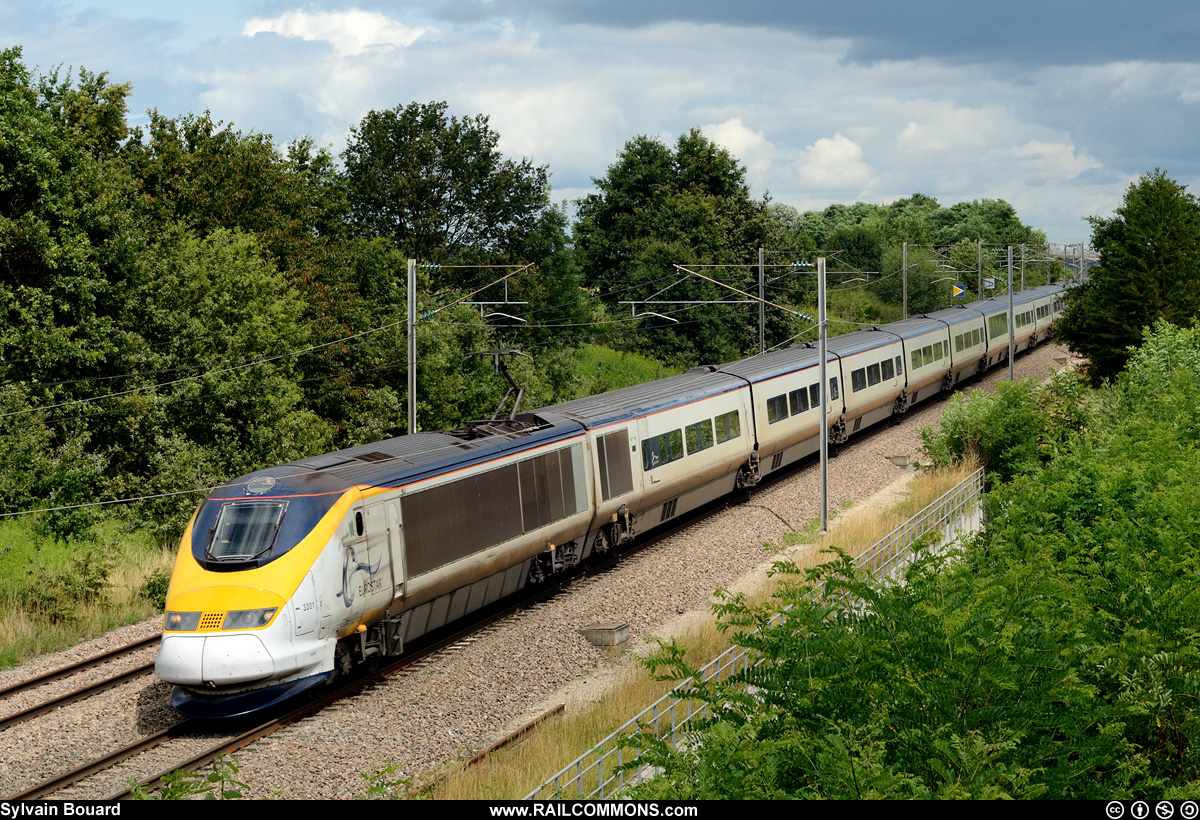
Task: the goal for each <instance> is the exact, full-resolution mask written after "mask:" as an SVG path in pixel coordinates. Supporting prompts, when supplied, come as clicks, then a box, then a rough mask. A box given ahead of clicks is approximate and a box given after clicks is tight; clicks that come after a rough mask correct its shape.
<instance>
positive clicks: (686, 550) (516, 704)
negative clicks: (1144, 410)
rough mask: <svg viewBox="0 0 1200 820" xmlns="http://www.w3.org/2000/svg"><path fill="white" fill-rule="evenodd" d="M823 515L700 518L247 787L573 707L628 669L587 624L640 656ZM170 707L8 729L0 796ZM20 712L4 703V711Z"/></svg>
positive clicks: (328, 787)
mask: <svg viewBox="0 0 1200 820" xmlns="http://www.w3.org/2000/svg"><path fill="white" fill-rule="evenodd" d="M1067 356H1068V354H1067V352H1066V350H1065V349H1064V348H1062V347H1061V346H1059V345H1043V346H1040V347H1038V348H1037V349H1036V350H1034V351H1033V352H1031V353H1029V354H1026V355H1024V356H1022V357H1021V358H1019V359H1018V360H1017V362H1016V364H1015V370H1016V376H1017V378H1018V379H1023V378H1039V379H1040V378H1044V377H1046V376H1047V375H1048V369H1049V368H1053V367H1056V366H1061V364H1062V361H1064V360H1065V357H1067ZM1056 360H1057V361H1056ZM1007 376H1008V371H1007V368H1006V367H1000V368H997V369H996V370H995V371H994V372H992V373H990V374H989V375H988V376H987V377H986V378H985V379H983V380H982V381H981V382H979V383H978V384H977V385H976V386H975V387H974V388H973V389H980V388H983V389H986V388H988V387H989V386H991V385H993V384H995V383H996V382H997V381H1000V380H1003V379H1006V378H1007ZM942 407H944V403H941V402H935V403H933V404H922V405H920V406H918V407H917V408H914V409H913V410H911V411H909V413H908V414H906V415H905V416H903V417H902V418H901V419H899V420H898V422H897V423H896V424H895V425H894V426H891V427H888V428H885V429H883V430H880V431H878V432H875V433H873V434H871V435H869V436H867V437H865V438H863V439H861V440H858V441H854V440H852V441H851V443H850V444H849V445H845V446H843V447H842V448H840V451H839V454H838V455H837V456H836V457H835V458H833V459H831V461H830V471H829V503H830V509H831V510H837V509H839V508H841V507H843V506H845V505H848V504H851V503H860V502H863V501H865V500H867V499H869V498H870V497H871V496H872V495H873V494H875V493H876V492H878V491H880V490H883V489H884V488H886V487H888V486H889V485H892V484H894V483H895V482H896V481H897V479H900V478H902V477H903V476H904V475H905V470H904V468H901V467H897V466H895V465H894V464H893V463H892V462H891V461H890V460H889V458H888V457H889V456H894V455H902V454H908V455H912V456H916V454H917V449H918V446H919V444H920V439H919V436H918V433H917V430H918V428H920V427H921V426H923V425H928V424H933V423H935V422H936V421H937V418H938V416H939V414H940V413H941V410H942ZM818 507H819V475H818V470H817V469H816V467H815V466H810V467H808V468H806V469H804V470H803V471H800V472H798V473H796V474H795V475H793V476H792V477H790V478H788V479H787V480H785V481H781V482H777V483H774V484H771V485H770V486H768V487H766V488H765V489H762V490H760V491H759V492H756V493H755V495H754V497H753V499H752V501H751V502H750V503H747V504H741V505H738V506H735V507H731V508H729V509H728V510H725V511H723V512H721V513H718V514H716V515H714V516H712V517H710V518H708V519H706V520H704V521H702V522H700V523H697V524H695V525H693V526H692V527H689V528H688V529H686V530H685V531H683V532H681V533H679V534H677V535H675V536H673V537H671V538H669V539H667V540H665V541H663V542H662V543H660V544H659V545H657V546H655V547H653V548H651V549H648V550H644V551H642V552H639V553H637V554H636V555H634V556H631V557H629V558H628V559H626V560H623V561H622V562H621V564H620V566H619V567H618V568H617V569H615V570H613V571H610V572H607V573H604V574H603V575H599V576H596V577H593V578H589V579H586V580H583V581H580V582H577V583H576V584H575V585H573V586H572V588H571V590H570V592H569V593H567V594H562V595H558V596H555V597H554V598H552V599H550V600H549V601H547V602H545V603H543V604H541V605H539V606H537V607H536V608H534V609H532V610H529V611H527V612H525V613H523V614H522V615H520V616H516V617H513V618H510V619H508V620H506V621H504V622H502V623H500V624H497V625H495V626H493V627H490V628H488V629H487V630H485V631H484V632H483V633H481V634H480V635H477V636H476V637H475V638H473V639H471V640H468V641H465V642H463V643H462V644H460V645H458V646H456V647H455V648H453V649H451V650H447V651H444V652H442V653H441V654H439V655H438V656H436V657H435V658H434V659H432V660H430V661H427V662H425V663H423V664H421V665H419V666H418V667H416V668H415V669H412V670H410V671H407V672H405V673H402V674H399V675H395V676H393V677H391V678H389V679H387V680H386V681H384V682H382V683H380V684H378V685H376V686H375V687H373V688H371V689H370V690H367V691H365V692H363V693H360V694H359V695H357V696H354V697H351V698H349V699H347V700H345V701H342V702H340V703H338V704H336V705H334V706H331V707H329V708H327V709H325V710H324V711H322V712H321V713H320V714H318V715H316V716H313V717H311V718H308V719H306V720H304V721H301V722H300V723H297V724H294V725H292V726H289V727H287V728H285V729H283V730H281V731H278V732H275V733H274V734H272V735H270V736H269V737H267V738H265V739H263V740H261V741H258V742H257V743H255V744H253V745H252V746H250V747H248V748H246V749H243V750H241V751H240V752H239V753H238V755H237V760H238V765H239V767H240V773H239V775H238V777H239V779H241V780H243V781H245V782H246V783H247V784H248V785H249V786H250V790H249V794H250V795H251V796H254V797H270V796H273V795H276V796H279V797H284V798H318V799H330V798H349V797H357V796H359V795H362V794H363V793H364V792H365V791H366V787H367V782H366V780H365V778H364V774H369V773H371V772H372V771H374V770H377V769H379V768H382V767H383V766H386V765H388V764H393V765H395V767H396V769H397V773H396V775H394V777H414V778H416V779H417V780H422V779H425V778H428V777H430V776H432V775H433V774H436V773H438V772H440V771H442V770H444V769H445V768H446V767H448V766H449V765H451V764H452V763H453V762H454V761H456V760H459V759H462V758H464V757H467V756H469V755H470V754H472V753H473V752H474V751H476V750H478V749H482V748H485V747H487V746H488V745H490V744H492V743H494V742H495V741H497V740H499V739H501V738H502V737H504V736H505V735H506V734H508V733H509V732H511V731H513V730H515V729H517V728H519V727H520V726H522V725H524V724H525V723H527V722H529V721H530V720H532V719H534V718H536V717H538V716H539V715H541V714H543V713H544V712H545V711H547V710H548V709H550V708H552V707H553V706H555V705H556V704H560V703H565V704H566V705H567V708H568V709H569V710H570V709H574V708H579V707H580V706H582V705H584V704H586V703H588V702H590V701H592V700H594V699H595V697H597V693H598V692H599V691H601V690H602V688H603V686H604V685H605V684H606V682H607V681H609V680H611V679H613V678H614V677H615V676H616V674H617V672H619V671H620V669H621V668H622V666H623V665H624V664H628V663H630V660H629V659H628V658H627V657H624V656H620V655H611V654H610V655H606V654H605V653H604V652H603V651H602V650H599V649H597V648H595V647H593V646H591V645H590V644H588V643H587V641H585V640H584V638H583V637H582V636H581V635H580V633H579V631H578V628H579V627H580V626H582V625H584V624H588V623H592V622H604V621H617V622H622V623H627V624H628V625H629V646H630V647H631V648H632V651H633V652H637V651H639V650H640V649H642V648H644V646H645V643H646V639H647V637H648V636H649V635H652V634H667V633H668V632H670V631H672V630H673V629H675V628H676V626H675V623H676V622H677V621H678V619H679V618H680V616H682V615H684V614H686V613H692V615H691V617H693V618H694V617H695V613H696V612H703V613H707V612H708V605H709V601H710V600H711V595H712V592H713V590H715V589H717V588H719V587H726V588H728V587H733V586H735V585H737V584H738V583H739V581H740V580H741V579H742V578H743V577H744V576H748V575H750V574H753V573H755V572H761V570H762V568H763V567H764V566H765V565H768V564H769V563H770V560H771V559H770V556H769V555H767V554H766V552H765V551H764V548H763V546H764V544H771V545H778V544H779V543H780V541H781V540H782V537H783V535H784V533H786V532H789V531H795V530H799V529H802V528H803V527H804V526H805V525H806V524H807V523H808V522H809V521H812V520H813V519H815V518H818V517H819V515H820V510H819V509H818ZM157 627H158V621H157V620H154V621H150V622H147V623H145V624H140V625H137V626H135V627H129V628H126V629H125V630H118V632H116V633H112V634H110V635H108V636H105V638H103V639H99V640H98V641H91V642H88V643H87V644H84V645H81V646H80V647H77V648H76V649H73V650H69V651H68V652H63V653H56V654H55V655H53V656H47V657H45V658H42V659H39V660H37V661H34V662H32V663H30V664H27V665H25V666H23V667H20V668H19V669H16V670H10V671H8V672H4V673H0V686H3V685H6V684H8V683H11V682H16V681H17V680H21V679H25V678H27V677H31V676H32V675H33V674H35V671H34V670H35V669H41V668H43V667H46V668H49V667H53V666H61V665H65V664H66V663H67V662H68V661H67V660H66V656H68V655H72V656H77V655H79V654H81V653H83V654H92V655H95V654H99V652H100V651H102V650H100V649H99V648H98V647H99V646H100V645H102V644H103V643H105V642H112V643H120V642H128V641H130V640H132V638H131V637H130V634H131V633H134V632H137V631H138V630H142V629H151V630H153V629H155V628H157ZM89 674H90V673H89ZM95 674H97V676H101V675H107V674H112V671H111V670H108V671H105V672H102V673H95ZM168 698H169V689H168V687H167V686H166V685H164V684H162V683H159V682H157V681H155V680H154V679H153V678H152V677H151V678H146V679H144V680H139V681H135V682H131V683H129V684H126V685H124V686H122V687H120V688H119V689H118V690H115V691H113V692H110V693H107V694H105V695H103V696H100V697H97V698H92V699H90V700H88V701H85V702H83V703H80V704H76V705H73V706H68V707H64V708H62V709H59V710H56V711H55V712H52V713H50V714H48V715H44V716H42V717H40V718H38V719H36V720H34V721H30V722H28V723H25V724H22V725H20V726H17V727H14V728H12V729H10V730H8V731H5V732H2V733H0V749H3V750H4V751H3V753H2V754H0V795H4V794H12V793H14V792H16V791H18V790H19V789H21V788H24V787H27V786H29V785H32V784H33V783H34V782H35V781H37V780H40V779H42V778H44V777H48V776H49V775H51V774H53V773H55V772H58V771H65V770H67V769H70V768H73V767H74V766H76V765H79V763H80V762H84V760H85V759H90V758H91V757H92V756H93V755H96V754H98V753H100V752H101V751H102V750H104V749H109V748H111V747H114V746H115V745H117V743H119V742H124V741H125V740H126V739H132V738H133V737H136V736H138V735H140V734H144V733H148V732H149V731H151V730H152V727H158V728H161V727H162V726H165V725H168V724H169V723H170V722H172V721H173V720H174V719H175V718H174V716H173V715H174V713H173V712H171V710H170V706H169V705H168ZM11 711H13V710H12V709H9V708H8V706H7V705H4V704H0V713H8V712H11ZM76 761H78V762H76ZM156 762H161V760H156ZM146 768H150V766H148V765H147V766H146ZM546 774H547V776H549V775H550V774H552V772H546ZM129 776H130V773H129V771H127V770H122V771H121V772H114V773H112V774H111V775H109V776H108V777H107V778H105V781H107V782H109V783H111V782H116V783H117V784H118V785H119V784H123V783H124V782H125V779H126V778H128V777H129ZM82 789H83V790H82V791H78V792H75V796H87V797H103V796H104V795H105V794H107V793H108V791H107V789H108V786H107V785H106V784H105V785H102V784H101V783H100V781H93V782H90V783H89V784H88V785H87V786H84V787H82ZM64 796H66V795H64Z"/></svg>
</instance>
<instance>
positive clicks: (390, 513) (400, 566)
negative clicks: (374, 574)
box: [387, 501, 405, 601]
mask: <svg viewBox="0 0 1200 820" xmlns="http://www.w3.org/2000/svg"><path fill="white" fill-rule="evenodd" d="M387 528H388V529H387V540H388V562H389V564H390V566H391V569H392V599H393V600H396V601H402V600H404V594H405V588H404V579H405V574H404V538H403V535H404V534H403V532H402V530H401V528H400V502H399V501H389V502H387Z"/></svg>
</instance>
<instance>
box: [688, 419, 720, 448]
mask: <svg viewBox="0 0 1200 820" xmlns="http://www.w3.org/2000/svg"><path fill="white" fill-rule="evenodd" d="M684 443H685V444H687V451H688V455H689V456H690V455H691V454H692V453H698V452H700V451H701V450H707V449H708V448H709V447H712V446H713V427H712V419H705V420H704V421H701V422H697V423H696V424H691V425H688V426H687V427H686V428H684Z"/></svg>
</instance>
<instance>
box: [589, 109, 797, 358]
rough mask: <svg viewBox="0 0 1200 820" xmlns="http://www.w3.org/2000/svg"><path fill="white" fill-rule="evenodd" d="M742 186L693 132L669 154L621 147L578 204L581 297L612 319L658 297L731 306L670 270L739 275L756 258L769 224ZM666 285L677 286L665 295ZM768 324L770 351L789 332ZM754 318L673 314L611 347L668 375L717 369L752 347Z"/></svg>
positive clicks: (785, 323)
mask: <svg viewBox="0 0 1200 820" xmlns="http://www.w3.org/2000/svg"><path fill="white" fill-rule="evenodd" d="M745 177H746V171H745V169H744V168H743V167H742V166H741V165H740V164H739V163H738V161H737V160H736V159H735V158H734V157H733V155H731V154H730V153H729V152H728V151H726V150H725V149H724V148H721V147H719V146H717V145H716V144H715V143H713V142H712V141H710V140H708V139H707V138H706V137H704V136H703V135H702V134H701V133H700V131H699V130H698V129H693V130H691V131H690V132H689V133H687V134H684V135H683V136H681V137H680V138H679V139H678V140H677V142H676V144H675V146H674V148H670V147H668V146H666V145H663V144H662V143H661V142H659V141H658V140H656V139H652V138H650V137H645V136H642V137H637V138H635V139H632V140H630V141H629V142H627V143H626V144H625V148H624V150H623V151H622V152H621V154H620V156H619V157H618V159H617V162H616V163H614V164H613V165H612V166H611V167H610V168H609V169H608V173H607V174H606V175H605V176H604V177H603V178H602V179H597V180H594V181H595V183H596V186H597V188H599V193H596V194H589V195H588V196H586V197H584V198H583V199H581V200H580V201H579V203H578V204H579V221H578V223H577V224H576V226H575V241H576V246H577V249H578V252H579V258H580V265H581V266H582V269H583V276H584V282H585V284H586V285H587V287H589V288H595V289H596V290H597V292H598V293H599V295H600V296H601V297H602V298H603V299H605V301H606V304H607V305H608V306H609V309H610V310H611V311H612V313H613V314H614V315H620V314H623V313H625V309H624V307H623V306H619V305H617V302H619V301H621V300H629V299H638V298H648V297H650V296H652V295H654V294H655V293H656V292H660V291H664V289H665V293H664V295H662V296H661V297H660V298H664V299H683V300H715V299H730V298H733V299H737V298H739V297H738V296H737V295H736V294H732V293H731V292H730V291H728V290H725V289H723V288H720V287H718V286H717V285H713V284H711V283H709V282H704V281H702V280H700V279H697V278H695V277H687V276H685V275H684V274H681V273H679V272H677V271H676V270H675V269H674V267H673V266H674V265H676V264H688V263H695V264H734V265H744V264H745V263H746V262H748V261H750V260H751V259H753V258H757V248H758V247H759V246H760V245H762V244H763V243H764V242H765V241H766V238H767V236H768V234H769V232H770V230H771V229H772V226H773V223H772V221H771V219H770V217H769V215H768V212H767V209H766V203H765V202H754V201H752V200H751V199H750V189H749V187H748V186H747V184H746V180H745ZM714 271H716V272H715V275H714V278H717V279H723V280H729V281H730V283H731V284H732V285H734V286H738V285H740V286H741V287H747V286H748V285H747V283H746V282H745V281H737V279H738V277H741V278H742V279H744V277H742V275H741V272H738V271H735V272H732V273H731V272H721V271H720V269H712V270H710V271H709V273H713V272H714ZM675 280H681V281H679V282H678V284H674V285H672V283H673V282H675ZM668 288H669V289H668ZM652 307H653V306H650V308H648V309H651V308H652ZM618 308H620V309H619V310H618ZM658 312H664V311H658ZM768 316H769V317H770V318H771V322H772V324H771V326H770V329H769V333H770V336H771V338H772V340H773V342H776V341H782V340H783V339H786V338H788V336H790V335H791V333H794V332H795V331H791V332H788V331H789V330H790V328H791V322H790V319H787V318H783V319H782V320H781V314H779V312H778V311H769V312H768ZM757 317H758V309H757V307H751V306H733V305H728V306H721V307H719V308H710V309H706V310H703V311H687V312H681V313H679V316H677V317H673V318H676V319H677V320H678V321H679V323H678V324H672V325H669V326H667V327H664V325H668V324H669V323H667V322H666V321H665V320H663V319H661V318H658V317H654V316H651V317H649V318H648V319H644V320H642V324H641V328H642V329H641V330H640V331H638V332H635V333H626V334H623V336H622V338H621V339H620V340H619V343H620V345H621V346H622V347H625V348H628V349H634V350H646V349H650V348H651V347H653V348H655V349H656V350H657V351H658V356H659V358H661V359H663V360H664V361H668V362H671V363H672V364H674V365H677V366H691V365H693V364H696V363H697V362H700V361H703V362H725V361H729V360H731V359H734V358H737V357H738V356H740V355H742V353H743V352H744V351H746V350H748V349H749V348H751V347H757V333H756V332H755V330H756V328H757V325H758V321H757ZM615 341H617V340H614V342H615Z"/></svg>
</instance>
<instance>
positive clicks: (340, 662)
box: [333, 641, 354, 680]
mask: <svg viewBox="0 0 1200 820" xmlns="http://www.w3.org/2000/svg"><path fill="white" fill-rule="evenodd" d="M353 668H354V659H353V658H352V657H350V648H349V647H347V646H346V642H345V641H338V642H337V646H336V647H335V648H334V650H333V677H334V680H337V679H338V678H343V677H345V676H346V675H349V674H350V670H352V669H353Z"/></svg>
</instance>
